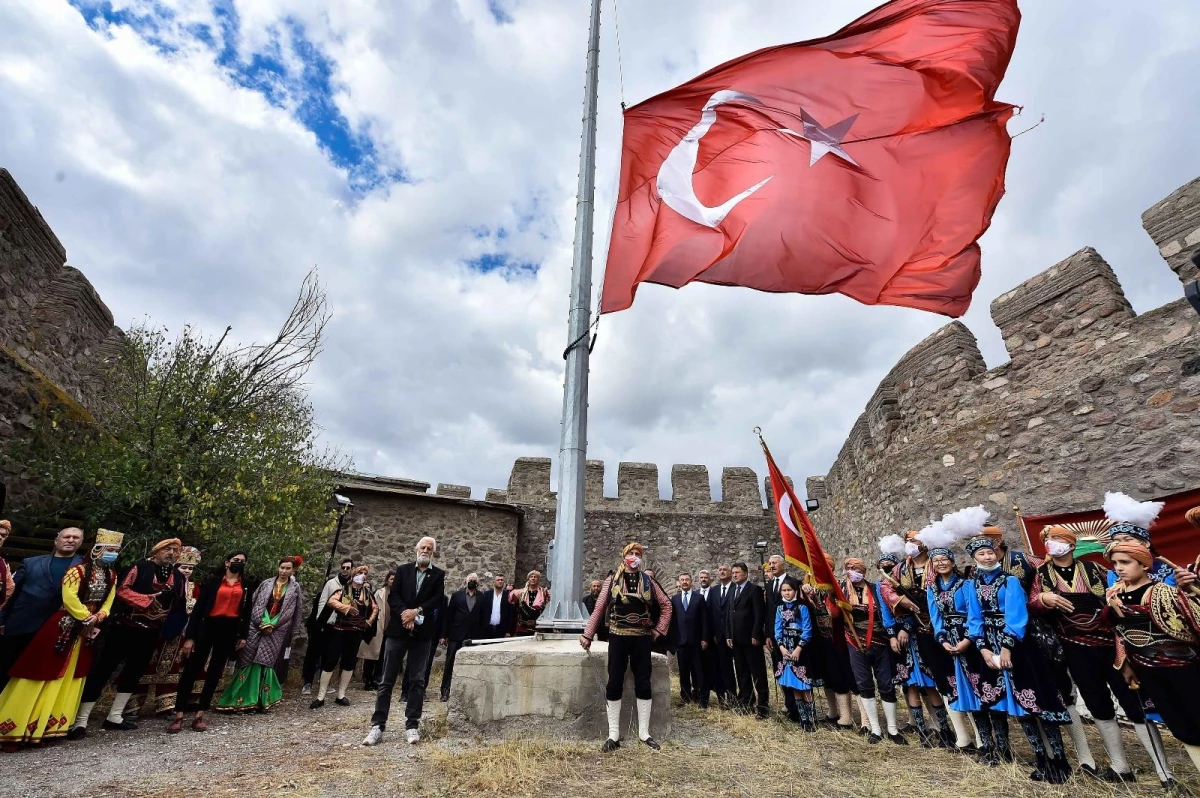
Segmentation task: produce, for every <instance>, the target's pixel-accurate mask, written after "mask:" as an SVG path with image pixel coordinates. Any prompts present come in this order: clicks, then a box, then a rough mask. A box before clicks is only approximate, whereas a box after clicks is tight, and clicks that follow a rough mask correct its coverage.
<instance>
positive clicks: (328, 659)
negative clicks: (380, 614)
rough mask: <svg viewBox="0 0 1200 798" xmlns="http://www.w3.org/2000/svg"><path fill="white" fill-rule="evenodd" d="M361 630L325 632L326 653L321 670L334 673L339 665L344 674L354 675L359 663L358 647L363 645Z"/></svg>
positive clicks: (324, 653) (322, 657) (332, 630)
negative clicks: (355, 667)
mask: <svg viewBox="0 0 1200 798" xmlns="http://www.w3.org/2000/svg"><path fill="white" fill-rule="evenodd" d="M362 636H363V633H362V630H360V629H328V630H326V632H325V651H324V652H323V653H322V654H321V670H323V671H325V672H326V673H333V672H334V671H335V670H337V667H338V665H341V666H342V672H343V673H353V672H354V666H355V665H356V664H357V663H358V646H359V644H360V643H362Z"/></svg>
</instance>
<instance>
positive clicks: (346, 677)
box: [337, 671, 354, 698]
mask: <svg viewBox="0 0 1200 798" xmlns="http://www.w3.org/2000/svg"><path fill="white" fill-rule="evenodd" d="M353 676H354V671H342V679H341V681H340V682H338V695H337V697H338V698H345V697H346V688H347V687H349V686H350V679H351V677H353Z"/></svg>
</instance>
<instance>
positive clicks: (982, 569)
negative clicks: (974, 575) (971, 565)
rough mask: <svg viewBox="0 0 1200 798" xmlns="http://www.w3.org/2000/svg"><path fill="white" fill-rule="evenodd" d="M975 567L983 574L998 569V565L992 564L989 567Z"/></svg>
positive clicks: (979, 565) (978, 565) (980, 565)
mask: <svg viewBox="0 0 1200 798" xmlns="http://www.w3.org/2000/svg"><path fill="white" fill-rule="evenodd" d="M976 567H977V568H979V570H981V571H983V572H984V573H989V574H990V573H991V572H992V571H995V570H996V569H997V568H999V567H1000V563H998V562H994V563H992V564H991V565H982V564H977V565H976Z"/></svg>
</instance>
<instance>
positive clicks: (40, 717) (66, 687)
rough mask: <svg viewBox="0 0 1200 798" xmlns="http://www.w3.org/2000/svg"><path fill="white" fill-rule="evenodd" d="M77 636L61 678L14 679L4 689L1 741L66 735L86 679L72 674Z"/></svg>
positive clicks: (32, 740)
mask: <svg viewBox="0 0 1200 798" xmlns="http://www.w3.org/2000/svg"><path fill="white" fill-rule="evenodd" d="M81 645H83V643H82V641H79V640H76V641H75V645H74V646H73V647H72V648H71V656H70V658H69V659H68V660H67V669H66V670H65V671H63V673H64V674H65V675H64V676H63V677H62V678H61V679H55V680H54V681H50V682H41V681H37V680H35V679H13V680H11V681H10V682H9V683H8V685H7V686H6V687H5V688H4V692H3V693H0V743H37V742H41V741H42V740H46V739H51V738H54V737H62V736H65V735H66V733H67V732H68V731H69V730H70V728H71V724H72V723H74V722H75V713H76V712H78V711H79V701H80V699H81V698H82V696H83V683H84V681H85V680H84V679H83V678H79V679H75V678H72V677H73V676H74V674H75V663H76V662H77V661H78V660H79V647H80V646H81Z"/></svg>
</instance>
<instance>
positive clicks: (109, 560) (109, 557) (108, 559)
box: [100, 551, 119, 565]
mask: <svg viewBox="0 0 1200 798" xmlns="http://www.w3.org/2000/svg"><path fill="white" fill-rule="evenodd" d="M118 556H119V554H118V553H117V552H115V551H106V552H104V553H103V554H101V555H100V562H102V563H104V564H105V565H112V564H113V563H115V562H116V561H117V557H118Z"/></svg>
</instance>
